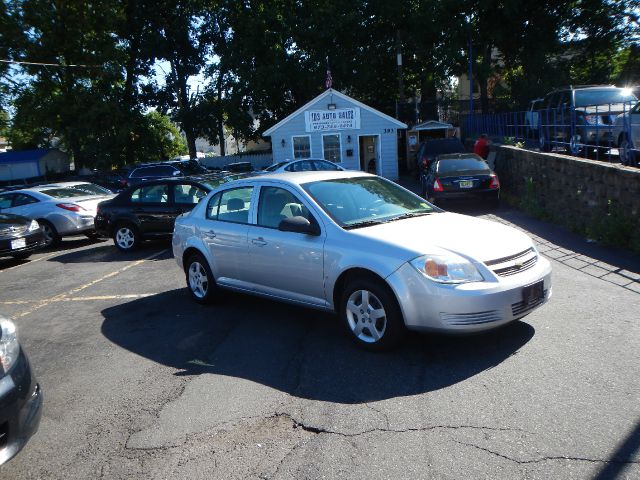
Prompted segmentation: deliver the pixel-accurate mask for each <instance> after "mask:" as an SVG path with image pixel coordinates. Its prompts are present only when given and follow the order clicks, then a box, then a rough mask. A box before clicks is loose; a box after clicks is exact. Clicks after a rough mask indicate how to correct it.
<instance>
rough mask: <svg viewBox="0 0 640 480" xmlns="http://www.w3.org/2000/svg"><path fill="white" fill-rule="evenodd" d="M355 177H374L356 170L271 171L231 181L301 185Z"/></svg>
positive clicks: (238, 182)
mask: <svg viewBox="0 0 640 480" xmlns="http://www.w3.org/2000/svg"><path fill="white" fill-rule="evenodd" d="M357 177H372V178H373V177H376V175H371V174H370V173H366V172H361V171H356V170H344V171H343V170H322V171H305V172H286V171H285V172H273V173H261V172H258V173H257V174H256V175H252V176H250V177H249V178H243V179H239V180H234V181H233V182H229V184H231V183H234V184H235V183H237V184H244V183H250V182H252V181H262V180H264V181H269V182H271V181H283V182H286V183H289V184H293V185H303V184H305V183H310V182H317V181H323V180H336V179H341V178H357Z"/></svg>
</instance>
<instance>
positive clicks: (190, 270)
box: [185, 253, 218, 304]
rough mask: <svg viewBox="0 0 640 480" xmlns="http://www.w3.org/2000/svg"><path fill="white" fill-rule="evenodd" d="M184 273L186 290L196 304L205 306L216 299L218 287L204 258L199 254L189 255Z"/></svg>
mask: <svg viewBox="0 0 640 480" xmlns="http://www.w3.org/2000/svg"><path fill="white" fill-rule="evenodd" d="M185 273H186V280H187V288H188V289H189V293H190V294H191V297H192V298H193V299H194V300H195V301H196V302H198V303H202V304H207V303H212V302H213V301H214V300H215V299H216V296H217V293H218V287H217V285H216V281H215V279H214V278H213V273H212V272H211V268H210V267H209V262H207V259H206V258H204V256H202V255H201V254H199V253H196V254H193V255H191V256H190V257H189V259H188V260H187V262H186V264H185Z"/></svg>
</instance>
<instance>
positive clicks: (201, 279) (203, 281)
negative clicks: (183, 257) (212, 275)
mask: <svg viewBox="0 0 640 480" xmlns="http://www.w3.org/2000/svg"><path fill="white" fill-rule="evenodd" d="M189 288H190V289H191V291H192V292H193V294H194V295H195V296H196V297H198V298H204V297H205V296H206V295H207V291H208V290H209V278H208V277H207V271H206V270H205V268H204V267H203V266H202V264H201V263H200V262H198V261H194V262H192V263H191V265H189Z"/></svg>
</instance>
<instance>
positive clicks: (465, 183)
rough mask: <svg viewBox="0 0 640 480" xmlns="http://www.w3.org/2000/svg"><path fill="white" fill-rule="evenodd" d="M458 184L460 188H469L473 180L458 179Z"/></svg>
mask: <svg viewBox="0 0 640 480" xmlns="http://www.w3.org/2000/svg"><path fill="white" fill-rule="evenodd" d="M458 185H459V186H460V188H471V187H473V180H460V182H459V183H458Z"/></svg>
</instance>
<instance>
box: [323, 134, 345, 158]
mask: <svg viewBox="0 0 640 480" xmlns="http://www.w3.org/2000/svg"><path fill="white" fill-rule="evenodd" d="M322 152H323V154H324V159H325V160H329V161H330V162H336V163H339V162H341V161H342V156H341V154H340V135H323V136H322Z"/></svg>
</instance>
